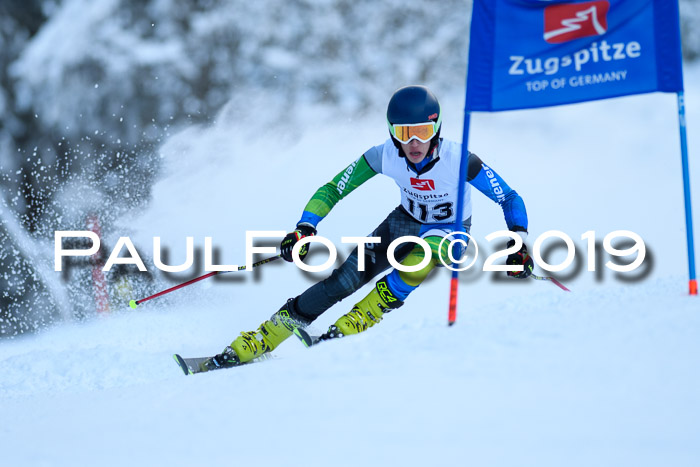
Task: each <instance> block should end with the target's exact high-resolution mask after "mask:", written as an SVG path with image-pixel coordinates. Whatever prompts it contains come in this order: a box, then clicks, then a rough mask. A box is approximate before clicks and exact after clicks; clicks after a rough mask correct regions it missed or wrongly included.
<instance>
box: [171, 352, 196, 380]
mask: <svg viewBox="0 0 700 467" xmlns="http://www.w3.org/2000/svg"><path fill="white" fill-rule="evenodd" d="M173 358H174V359H175V362H176V363H177V364H178V366H179V367H180V369H181V370H182V372H183V373H185V376H187V375H191V374H192V372H191V371H190V369H189V368H188V367H187V363H185V360H184V359H183V358H182V357H181V356H179V355H178V354H174V355H173Z"/></svg>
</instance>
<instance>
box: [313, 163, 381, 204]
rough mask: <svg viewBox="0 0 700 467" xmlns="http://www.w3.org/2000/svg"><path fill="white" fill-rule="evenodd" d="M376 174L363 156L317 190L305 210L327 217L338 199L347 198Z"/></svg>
mask: <svg viewBox="0 0 700 467" xmlns="http://www.w3.org/2000/svg"><path fill="white" fill-rule="evenodd" d="M375 175H377V172H375V171H374V170H372V168H371V167H370V166H369V164H368V163H367V160H366V159H365V156H364V155H363V156H361V157H360V158H359V159H357V160H356V161H355V162H353V163H352V164H350V165H349V166H347V168H345V169H344V170H343V171H341V172H340V173H339V174H338V175H336V176H335V177H333V180H331V181H330V182H328V183H326V184H325V185H323V186H322V187H321V188H319V189H318V190H316V193H314V195H313V196H312V197H311V199H310V200H309V202H308V203H307V204H306V207H305V208H304V211H307V212H310V213H313V214H316V215H317V216H319V217H326V215H328V213H329V212H330V211H331V209H333V206H335V205H336V204H338V201H340V200H341V199H343V198H345V197H346V196H347V195H349V194H350V193H352V191H353V190H354V189H355V188H357V187H358V186H360V185H362V184H363V183H365V182H366V181H367V180H369V179H370V178H372V177H374V176H375Z"/></svg>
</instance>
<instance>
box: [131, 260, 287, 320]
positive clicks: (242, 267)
mask: <svg viewBox="0 0 700 467" xmlns="http://www.w3.org/2000/svg"><path fill="white" fill-rule="evenodd" d="M281 257H282V256H281V255H277V256H271V257H270V258H265V259H261V260H260V261H258V262H257V263H253V268H256V267H258V266H261V265H263V264H265V263H271V262H272V261H275V260H276V259H280V258H281ZM245 268H246V267H245V266H239V267H238V269H236V271H242V270H244V269H245ZM227 272H233V271H212V272H210V273H208V274H205V275H203V276H199V277H197V278H195V279H192V280H189V281H187V282H183V283H182V284H180V285H176V286H175V287H170V288H169V289H166V290H163V291H162V292H158V293H157V294H153V295H151V296H150V297H146V298H142V299H140V300H129V306H130V307H131V308H134V309H136V307H137V306H139V305H140V304H141V303H143V302H145V301H147V300H150V299H152V298H156V297H160V296H161V295H165V294H167V293H170V292H173V291H175V290H177V289H181V288H183V287H186V286H188V285H190V284H194V283H195V282H199V281H201V280H204V279H206V278H207V277H212V276H216V275H217V274H226V273H227Z"/></svg>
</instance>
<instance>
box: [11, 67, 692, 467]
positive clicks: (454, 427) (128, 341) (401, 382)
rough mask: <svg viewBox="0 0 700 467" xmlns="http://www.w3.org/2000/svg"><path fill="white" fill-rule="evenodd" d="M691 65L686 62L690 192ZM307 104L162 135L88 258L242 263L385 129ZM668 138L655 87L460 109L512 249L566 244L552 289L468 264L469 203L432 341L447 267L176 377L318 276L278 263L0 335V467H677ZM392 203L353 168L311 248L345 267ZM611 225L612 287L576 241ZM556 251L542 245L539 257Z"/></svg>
mask: <svg viewBox="0 0 700 467" xmlns="http://www.w3.org/2000/svg"><path fill="white" fill-rule="evenodd" d="M699 71H700V70H698V69H694V68H693V69H689V70H686V86H687V93H686V100H687V105H688V124H689V125H690V126H689V141H690V156H691V157H690V159H691V162H690V167H691V181H692V182H693V183H694V185H693V187H697V186H698V183H700V182H698V180H700V164H698V163H697V160H696V157H694V156H696V155H697V153H698V151H697V150H696V148H697V142H698V141H700V110H698V109H700V86H699V83H700V79H699V78H700V73H699ZM436 92H437V94H438V96H439V97H440V98H441V100H442V102H443V107H444V113H445V115H444V121H445V126H444V129H443V136H445V137H447V138H450V139H455V140H460V139H461V128H462V114H461V109H462V105H463V96H461V95H452V96H450V95H446V96H440V93H439V90H436ZM323 112H324V111H323V110H318V109H309V112H308V113H309V115H308V119H306V120H304V121H299V122H296V124H294V125H292V126H291V127H287V128H288V129H287V130H285V131H284V132H282V133H279V132H274V131H272V130H274V128H270V127H261V128H258V129H257V131H255V132H250V133H248V134H245V135H244V136H245V137H241V135H242V132H241V128H238V127H236V125H237V124H238V122H235V121H234V122H232V121H227V119H226V118H223V117H222V118H220V119H218V120H217V122H216V123H215V124H212V125H210V126H208V127H192V128H189V129H187V130H185V131H183V132H181V133H179V134H177V135H175V136H173V137H172V138H171V139H170V140H168V141H167V142H165V144H164V146H163V147H162V148H161V151H162V157H163V161H164V164H163V166H164V167H165V170H164V171H163V173H162V176H161V178H160V181H159V182H158V183H157V184H156V185H155V186H154V187H153V198H152V201H151V202H150V204H149V207H148V209H147V210H146V211H145V212H142V213H137V214H136V215H134V216H133V217H129V218H125V219H123V228H124V231H123V232H116V233H113V236H114V238H110V239H108V240H109V243H110V244H111V245H114V244H115V243H116V238H117V237H118V236H122V235H123V236H126V235H128V236H130V238H131V239H132V241H133V242H134V244H135V245H136V246H137V248H138V249H139V251H142V252H144V255H143V256H144V258H150V257H151V255H152V248H153V237H155V236H159V237H161V241H162V244H163V246H164V248H168V249H169V251H170V253H171V254H170V259H169V262H170V263H171V264H179V263H182V262H183V261H184V259H185V238H186V237H187V236H192V237H194V242H195V245H196V246H197V247H198V248H200V251H201V248H202V247H203V245H204V238H205V237H207V236H209V237H212V239H213V243H214V245H216V246H217V248H218V250H219V252H220V255H219V256H220V257H219V258H218V262H219V264H231V263H236V264H241V263H242V262H243V261H244V245H245V232H246V231H247V230H288V229H290V228H292V227H293V226H294V224H295V222H296V221H297V220H298V217H299V215H300V214H301V211H302V209H303V206H304V204H305V202H306V201H307V200H308V198H309V197H310V196H311V195H312V194H313V192H314V190H315V189H316V188H317V187H318V186H320V185H321V184H323V183H325V182H327V181H328V180H330V179H331V178H332V177H333V176H334V175H335V174H336V173H338V172H339V171H340V170H342V169H344V167H345V166H346V165H348V164H349V163H350V162H352V160H354V159H355V158H357V157H358V156H359V155H360V154H362V152H363V151H364V150H366V149H367V148H369V147H370V146H372V145H375V144H380V143H382V142H383V141H384V140H385V138H386V137H387V131H386V127H385V120H384V116H383V115H382V113H381V112H377V113H376V114H372V115H369V116H368V117H367V118H363V119H358V118H355V117H353V116H350V115H342V114H341V115H333V114H324V113H323ZM308 122H313V124H312V125H308V124H306V123H308ZM234 130H236V131H234ZM236 135H237V136H236ZM679 147H680V144H679V136H678V120H677V107H676V100H675V96H673V95H667V94H666V95H665V94H652V95H644V96H635V97H627V98H619V99H613V100H607V101H601V102H595V103H587V104H579V105H573V106H566V107H558V108H551V109H543V110H533V111H518V112H509V113H503V114H475V115H473V116H472V128H471V134H470V142H469V148H470V150H472V151H473V152H475V153H477V154H478V155H479V156H480V157H481V158H482V159H483V160H484V161H485V162H486V163H487V164H489V165H490V166H492V167H493V168H494V169H495V170H497V171H498V172H499V173H500V174H501V175H502V176H503V177H504V178H505V179H506V181H507V182H508V183H509V184H510V185H511V186H512V187H513V188H515V189H516V190H517V191H518V192H519V193H520V194H521V195H522V197H523V198H524V200H525V203H526V206H527V209H528V214H529V218H530V226H529V231H530V236H529V239H528V243H530V245H532V243H533V242H534V241H535V239H536V238H537V237H538V236H540V235H542V234H543V233H545V232H547V231H549V230H558V231H561V232H563V233H565V234H567V235H568V236H570V237H571V238H572V239H573V241H574V243H575V245H576V262H575V263H574V264H573V265H572V266H570V267H569V268H567V269H566V270H565V271H563V272H562V273H561V274H560V276H559V277H560V278H561V280H562V281H563V282H564V283H565V284H566V285H567V286H568V287H569V288H570V289H571V290H572V292H571V293H567V292H564V291H562V290H560V289H559V288H557V287H555V286H554V285H552V284H551V283H549V282H544V281H535V280H525V281H516V280H495V279H494V277H496V276H499V277H500V276H502V274H503V273H486V272H482V271H481V270H480V268H481V266H483V258H484V256H486V255H488V254H490V253H491V252H493V251H494V249H493V247H492V246H491V245H489V242H487V241H486V240H485V238H484V237H485V236H486V235H488V234H489V233H491V232H494V231H497V230H502V229H504V228H505V224H504V222H503V217H502V213H501V210H500V208H499V207H498V206H497V205H495V204H493V203H491V202H490V201H489V200H488V199H486V198H485V197H483V196H482V195H481V194H479V193H478V192H476V191H475V192H474V194H473V198H474V227H473V230H472V234H473V235H474V238H475V240H476V242H477V244H479V246H480V248H481V249H482V251H481V256H480V260H479V261H478V262H477V266H476V267H475V269H474V270H470V271H469V272H467V273H464V274H463V275H462V279H461V283H460V288H459V316H458V320H457V323H456V325H454V326H452V327H448V326H447V325H446V321H447V301H448V282H449V274H448V273H447V271H445V270H440V271H438V272H437V273H436V274H435V276H434V277H432V278H431V279H430V280H428V282H427V283H425V284H424V285H423V286H421V287H420V288H419V289H418V290H417V291H415V292H414V293H413V294H412V295H411V296H410V297H409V299H408V300H407V301H406V304H405V305H404V307H403V308H401V309H400V310H396V311H394V312H392V313H391V314H389V315H387V316H386V318H385V319H384V321H383V322H382V323H381V324H380V325H378V326H377V327H375V328H372V329H371V330H370V331H368V332H366V333H364V334H361V335H359V336H353V337H349V338H345V339H342V340H337V341H332V342H328V343H325V344H323V345H319V346H317V347H314V348H312V349H305V348H304V347H303V346H302V345H301V344H300V343H299V342H297V341H296V340H294V339H290V340H289V341H287V342H285V343H284V344H283V345H281V346H280V347H279V348H278V349H277V350H276V351H275V352H274V355H275V358H274V359H271V360H268V361H265V362H261V363H259V364H254V365H248V366H245V367H241V368H235V369H231V370H225V371H218V372H211V373H206V374H201V375H196V376H189V377H185V376H184V375H183V374H182V372H181V371H180V369H179V368H178V367H177V366H176V364H175V363H174V361H173V359H172V354H173V353H179V354H181V355H183V356H205V355H211V354H214V353H218V352H220V351H221V350H222V349H223V348H224V347H225V346H226V345H227V344H228V343H230V342H231V340H233V339H234V338H235V337H236V335H237V334H238V332H240V331H244V330H252V329H254V328H255V327H257V326H258V325H259V324H260V323H261V322H262V321H263V320H264V319H266V318H267V317H269V316H270V315H271V314H272V313H273V312H274V311H276V310H277V309H278V308H279V307H280V306H281V305H282V304H283V303H284V301H285V300H286V299H287V298H288V297H292V296H294V295H297V294H299V293H301V292H302V291H303V290H304V289H305V288H306V287H308V286H310V285H311V284H313V283H314V282H315V280H318V279H319V278H322V277H324V273H313V274H304V273H302V272H301V271H299V270H298V269H297V268H295V267H294V266H293V265H291V264H286V263H283V262H282V261H278V262H275V263H271V264H268V265H264V266H263V267H261V268H260V269H258V270H257V271H256V272H255V273H253V274H249V273H245V272H239V273H233V274H227V275H224V276H219V277H218V278H214V279H207V280H206V281H202V282H199V283H197V284H195V285H192V286H189V287H187V288H185V289H181V290H178V291H176V292H173V293H172V294H169V295H168V296H165V297H162V298H159V299H154V300H152V301H149V302H146V303H144V304H142V305H141V306H139V307H138V309H137V310H131V309H130V308H129V307H128V305H127V302H128V299H129V298H142V297H126V299H124V300H116V299H113V301H112V303H111V308H112V311H111V312H110V313H109V314H105V315H102V316H96V317H95V318H94V319H89V320H87V321H86V322H81V323H66V324H63V325H59V326H55V327H53V328H50V329H46V330H44V331H43V332H41V333H39V334H36V335H27V336H24V337H20V338H15V339H10V340H5V341H3V342H0V374H1V375H2V376H1V377H0V413H2V423H0V452H2V464H3V465H8V466H77V465H99V466H102V467H107V466H125V465H134V466H142V465H143V466H154V465H163V466H171V467H174V466H189V465H207V466H231V465H233V466H237V465H251V464H255V465H263V466H268V465H269V466H272V465H311V466H315V465H319V466H320V465H343V466H344V465H348V466H350V465H504V466H516V465H517V466H550V465H551V466H561V465H568V466H591V465H596V466H622V465H629V466H632V465H634V466H660V465H673V466H695V465H699V464H700V439H698V433H700V376H699V374H700V373H699V372H698V368H699V367H700V366H699V364H700V339H699V338H698V337H699V332H700V302H699V301H698V300H699V299H698V298H697V297H690V296H688V295H687V277H688V276H687V257H686V239H685V238H686V237H685V224H684V211H683V193H682V183H681V165H680V153H679ZM697 194H698V192H697V189H696V190H695V191H694V195H695V196H694V199H695V200H696V210H695V219H699V218H700V217H699V216H698V208H697V206H698V203H700V197H698V196H697ZM398 199H399V196H398V192H397V189H396V187H395V186H394V185H393V182H391V181H389V180H387V179H381V177H376V178H375V179H373V180H371V181H370V182H368V183H367V184H366V186H362V187H361V188H360V189H358V190H357V191H356V192H354V193H352V194H351V195H350V196H349V197H348V198H347V199H345V200H344V201H342V202H341V204H340V205H339V206H337V208H336V209H335V210H334V211H333V212H332V213H331V214H330V216H329V217H328V218H327V219H325V220H324V221H323V222H322V223H321V224H320V225H319V234H320V235H323V236H325V237H326V238H328V239H330V240H331V241H333V242H334V243H335V244H336V245H337V246H338V250H339V252H340V256H341V257H344V256H346V255H347V253H348V252H349V249H350V248H349V247H348V245H343V244H342V243H341V242H340V237H341V236H363V235H367V234H368V233H370V232H371V231H372V230H373V228H374V227H375V226H376V225H377V224H378V223H379V222H381V221H382V220H383V218H384V217H385V216H386V214H387V213H388V212H389V211H390V210H391V209H392V208H393V207H394V206H396V205H397V204H398ZM616 230H629V231H633V232H635V233H637V234H638V235H640V236H641V237H642V238H643V239H644V242H645V245H646V248H647V258H646V259H645V262H644V263H643V265H642V267H641V268H640V269H639V270H638V271H635V272H632V273H615V272H614V271H612V270H610V269H609V268H607V267H606V266H605V263H606V262H607V261H608V260H610V256H609V255H608V254H607V253H605V252H604V251H602V249H601V248H602V246H601V245H599V246H598V250H599V252H600V256H599V260H598V261H597V263H596V264H595V268H596V271H595V272H590V271H588V270H587V265H588V258H589V256H588V254H589V252H588V250H587V242H586V241H584V240H582V239H581V236H582V235H583V234H585V233H586V232H589V231H594V232H595V239H596V240H598V241H599V242H600V243H602V241H603V238H604V237H605V235H607V234H608V233H610V232H613V231H616ZM549 241H550V242H554V243H556V241H555V240H549ZM560 243H562V242H560ZM316 249H317V250H322V248H316ZM564 257H565V251H564V250H563V249H557V250H556V251H555V252H554V253H553V254H552V255H551V257H550V258H549V260H550V261H551V262H552V263H553V264H554V263H557V262H561V261H563V259H564ZM311 260H312V262H314V263H315V264H320V263H322V262H323V261H325V254H324V253H318V254H317V255H316V256H313V257H312V258H311ZM625 261H626V262H629V261H630V258H627V259H626V260H625ZM146 262H147V266H148V267H149V270H151V271H155V267H154V265H153V264H152V263H149V262H148V261H146ZM621 262H622V261H621ZM202 273H203V272H202ZM537 273H538V274H540V275H549V273H547V272H546V271H543V270H542V269H540V268H538V269H537ZM184 274H186V273H181V275H178V277H179V278H180V279H181V280H180V281H183V280H186V279H187V278H189V277H191V275H190V276H186V275H184ZM193 274H196V272H195V273H193ZM177 282H178V280H177V279H172V280H171V281H170V282H163V283H162V284H164V286H163V287H162V288H165V287H169V286H172V285H174V284H175V283H177ZM162 284H161V285H162ZM159 286H160V285H159ZM159 290H161V289H158V288H156V289H154V290H152V291H151V292H150V293H155V292H158V291H159ZM368 290H369V289H368V288H365V289H363V290H360V291H358V292H357V293H356V294H355V295H353V296H352V297H350V298H348V299H346V300H344V301H343V302H341V303H339V304H337V305H336V306H334V307H333V308H331V309H330V310H329V311H328V312H326V314H324V315H323V316H322V317H321V318H319V319H318V320H317V321H316V322H315V323H314V324H313V325H312V327H311V331H312V332H313V333H320V332H322V331H323V330H324V328H326V327H327V326H328V325H329V324H331V323H333V322H334V321H335V320H336V319H337V318H338V317H339V316H340V315H341V314H343V313H345V312H346V311H348V310H349V309H350V307H351V306H352V304H353V303H355V301H357V300H359V299H360V298H362V296H364V294H365V293H366V292H367V291H368Z"/></svg>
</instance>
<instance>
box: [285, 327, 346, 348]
mask: <svg viewBox="0 0 700 467" xmlns="http://www.w3.org/2000/svg"><path fill="white" fill-rule="evenodd" d="M294 335H295V336H297V337H298V338H299V340H300V341H301V343H302V344H304V346H305V347H307V348H308V347H312V346H314V345H316V344H318V343H319V342H323V341H327V340H331V339H337V338H339V337H343V335H342V334H340V333H339V332H338V328H336V327H335V326H331V327H330V328H329V329H328V332H326V333H325V334H321V335H320V336H312V335H311V334H309V333H308V332H306V331H305V330H304V329H301V328H294Z"/></svg>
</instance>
